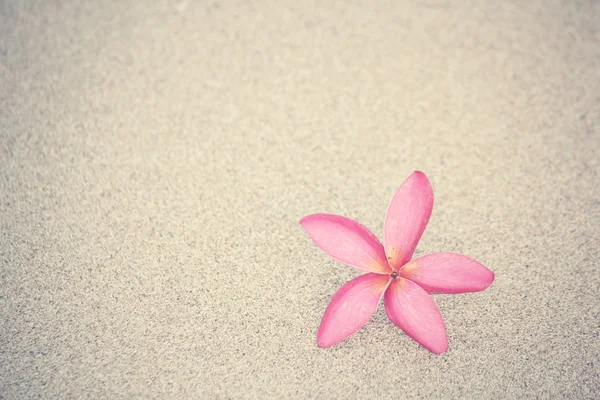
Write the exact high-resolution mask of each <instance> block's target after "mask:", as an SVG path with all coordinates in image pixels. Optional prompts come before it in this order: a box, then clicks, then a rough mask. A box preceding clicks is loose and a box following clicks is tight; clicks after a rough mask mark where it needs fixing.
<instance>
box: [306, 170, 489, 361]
mask: <svg viewBox="0 0 600 400" xmlns="http://www.w3.org/2000/svg"><path fill="white" fill-rule="evenodd" d="M432 209H433V190H432V188H431V184H430V183H429V180H428V179H427V177H426V176H425V174H424V173H422V172H420V171H415V172H414V173H413V174H412V175H411V176H409V177H408V179H406V181H405V182H404V183H403V184H402V185H401V186H400V188H399V189H398V191H397V192H396V194H395V195H394V197H393V199H392V202H391V203H390V206H389V208H388V211H387V215H386V218H385V226H384V245H382V244H381V243H380V242H379V240H377V238H376V237H375V235H373V234H372V233H371V232H370V231H369V230H368V229H367V228H365V227H364V226H363V225H361V224H359V223H358V222H356V221H354V220H351V219H349V218H346V217H341V216H338V215H332V214H314V215H309V216H307V217H304V218H302V220H301V221H300V224H301V225H302V226H303V227H304V229H305V230H306V232H307V233H308V234H309V236H310V237H311V239H312V240H313V241H314V242H315V243H316V245H317V246H319V247H320V248H321V250H323V251H324V252H325V253H327V254H329V255H330V256H331V257H333V258H334V259H336V260H338V261H340V262H342V263H344V264H347V265H349V266H351V267H355V268H358V269H360V270H364V271H367V272H368V273H367V274H364V275H361V276H359V277H358V278H355V279H352V280H351V281H349V282H347V283H346V284H344V285H343V286H342V287H341V288H340V289H339V290H338V291H337V292H336V293H335V294H334V295H333V297H332V299H331V302H330V303H329V306H327V310H326V311H325V315H323V319H322V321H321V326H320V327H319V332H318V333H317V343H318V345H319V346H320V347H329V346H333V345H334V344H336V343H339V342H340V341H342V340H344V339H346V338H348V337H349V336H351V335H352V334H353V333H355V332H356V331H358V330H359V329H360V328H362V327H363V326H364V325H365V324H366V323H367V322H368V321H369V319H370V318H371V316H372V315H373V313H374V312H375V310H376V309H377V306H378V305H379V302H380V301H381V298H382V297H383V299H384V300H383V301H384V304H385V311H386V313H387V315H388V317H389V318H390V319H391V320H392V322H394V323H395V324H396V325H398V327H400V329H402V330H403V331H404V332H406V334H407V335H408V336H410V337H411V338H413V339H414V340H416V341H417V342H418V343H420V344H421V345H422V346H424V347H425V348H427V349H428V350H429V351H431V352H433V353H436V354H441V353H444V352H445V351H446V350H448V338H447V336H446V326H445V325H444V320H443V318H442V314H441V313H440V310H439V309H438V307H437V305H436V304H435V302H434V301H433V298H432V297H431V296H430V293H467V292H477V291H480V290H484V289H485V288H487V287H488V286H490V285H491V284H492V282H493V281H494V273H493V272H492V271H490V270H489V269H487V268H486V267H484V266H483V265H481V264H480V263H478V262H477V261H475V260H473V259H471V258H469V257H467V256H463V255H460V254H455V253H433V254H429V255H426V256H423V257H419V258H416V259H414V260H411V258H412V256H413V253H414V252H415V249H416V247H417V243H418V242H419V240H420V239H421V236H422V235H423V231H424V230H425V227H426V226H427V222H428V221H429V217H430V216H431V211H432Z"/></svg>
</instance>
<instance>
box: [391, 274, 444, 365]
mask: <svg viewBox="0 0 600 400" xmlns="http://www.w3.org/2000/svg"><path fill="white" fill-rule="evenodd" d="M384 302H385V311H386V312H387V315H388V317H389V318H390V319H391V320H392V321H393V322H394V323H395V324H396V325H398V326H399V327H400V329H402V330H403V331H404V332H406V334H407V335H408V336H410V337H411V338H413V339H414V340H416V341H417V342H418V343H420V344H421V345H422V346H424V347H425V348H427V349H428V350H429V351H431V352H432V353H436V354H441V353H443V352H445V351H446V350H448V338H447V337H446V326H445V325H444V320H443V318H442V314H440V310H439V309H438V307H437V306H436V305H435V303H434V301H433V298H432V297H431V296H430V295H429V294H428V293H427V292H426V291H425V290H423V289H421V288H420V287H419V285H417V284H416V283H414V282H411V281H409V280H408V279H403V278H398V279H396V280H394V281H392V283H391V284H390V286H389V288H388V290H387V291H386V292H385V299H384Z"/></svg>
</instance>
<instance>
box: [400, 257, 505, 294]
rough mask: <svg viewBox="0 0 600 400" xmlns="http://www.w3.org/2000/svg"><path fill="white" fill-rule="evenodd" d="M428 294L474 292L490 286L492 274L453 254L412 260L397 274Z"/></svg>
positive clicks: (477, 264)
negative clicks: (414, 283)
mask: <svg viewBox="0 0 600 400" xmlns="http://www.w3.org/2000/svg"><path fill="white" fill-rule="evenodd" d="M400 276H403V277H404V278H407V279H410V280H411V281H413V282H416V283H417V284H418V285H419V286H421V287H422V288H423V289H425V290H426V291H428V292H429V293H467V292H478V291H480V290H483V289H485V288H487V287H488V286H490V285H491V284H492V282H493V281H494V273H493V272H492V271H490V270H489V269H487V268H486V267H484V266H483V265H481V264H480V263H478V262H477V261H475V260H473V259H472V258H469V257H467V256H463V255H462V254H456V253H434V254H428V255H426V256H423V257H419V258H416V259H414V260H412V261H411V262H409V263H408V264H406V265H405V266H404V267H402V269H401V270H400Z"/></svg>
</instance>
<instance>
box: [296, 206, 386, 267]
mask: <svg viewBox="0 0 600 400" xmlns="http://www.w3.org/2000/svg"><path fill="white" fill-rule="evenodd" d="M300 225H302V227H304V229H306V232H307V233H308V234H309V236H310V237H311V239H312V240H313V241H314V242H315V243H316V244H317V246H319V247H320V248H321V250H323V251H324V252H325V253H327V254H329V255H330V256H331V257H333V258H335V259H336V260H338V261H341V262H343V263H344V264H347V265H349V266H351V267H355V268H358V269H362V270H364V271H369V272H377V273H379V274H389V273H391V272H392V271H391V269H390V267H389V265H388V263H387V261H386V259H385V251H384V250H383V246H382V245H381V242H379V240H378V239H377V237H375V235H373V234H372V233H371V231H369V230H368V229H367V228H365V227H364V226H362V225H361V224H359V223H358V222H356V221H354V220H352V219H350V218H346V217H341V216H339V215H332V214H313V215H309V216H307V217H304V218H302V220H301V221H300Z"/></svg>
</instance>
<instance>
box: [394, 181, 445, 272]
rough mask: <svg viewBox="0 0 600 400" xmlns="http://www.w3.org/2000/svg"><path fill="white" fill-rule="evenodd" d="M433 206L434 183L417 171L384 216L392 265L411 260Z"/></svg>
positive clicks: (396, 195)
mask: <svg viewBox="0 0 600 400" xmlns="http://www.w3.org/2000/svg"><path fill="white" fill-rule="evenodd" d="M432 209H433V189H432V188H431V184H430V183H429V180H428V179H427V177H426V176H425V174H424V173H422V172H420V171H415V172H414V173H413V174H412V175H411V176H409V177H408V178H407V179H406V181H404V183H403V184H402V185H401V186H400V188H398V190H397V191H396V194H395V195H394V198H393V199H392V202H391V203H390V206H389V208H388V211H387V216H386V218H385V228H384V242H385V252H386V254H387V258H388V262H389V264H390V267H392V269H394V270H397V269H398V268H400V267H401V266H403V265H404V264H406V263H407V262H408V261H410V259H411V257H412V255H413V253H414V252H415V249H416V248H417V244H418V243H419V240H420V239H421V236H422V235H423V231H424V230H425V227H426V226H427V222H428V221H429V217H430V216H431V211H432Z"/></svg>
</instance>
